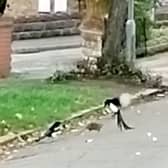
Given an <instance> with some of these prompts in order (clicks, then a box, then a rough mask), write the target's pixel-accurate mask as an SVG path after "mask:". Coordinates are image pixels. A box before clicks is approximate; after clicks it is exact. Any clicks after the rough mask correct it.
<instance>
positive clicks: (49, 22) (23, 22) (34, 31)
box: [13, 13, 80, 40]
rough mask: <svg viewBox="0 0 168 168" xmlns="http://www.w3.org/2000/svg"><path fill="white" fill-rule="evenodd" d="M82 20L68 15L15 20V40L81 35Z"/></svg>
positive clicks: (39, 16)
mask: <svg viewBox="0 0 168 168" xmlns="http://www.w3.org/2000/svg"><path fill="white" fill-rule="evenodd" d="M79 25H80V19H79V18H78V17H74V16H69V15H67V14H62V13H61V14H53V15H51V14H50V15H47V14H45V15H38V16H31V17H23V18H18V19H15V20H14V29H13V40H23V39H38V38H47V37H55V36H64V35H76V34H79V30H78V26H79Z"/></svg>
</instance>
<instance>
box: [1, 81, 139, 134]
mask: <svg viewBox="0 0 168 168" xmlns="http://www.w3.org/2000/svg"><path fill="white" fill-rule="evenodd" d="M137 90H139V87H133V86H132V87H130V86H127V85H124V84H123V85H121V84H118V83H114V82H111V81H108V82H107V81H85V82H68V83H62V84H61V83H60V84H54V85H53V84H47V83H46V82H44V81H40V80H31V81H28V80H25V81H24V80H7V81H6V80H5V81H1V82H0V123H1V121H3V120H5V121H6V122H7V124H9V126H10V129H11V130H12V131H20V130H26V129H32V128H36V127H41V126H45V125H46V124H47V123H49V122H51V121H54V120H55V119H65V118H66V117H68V116H70V115H71V114H73V113H75V112H78V111H80V110H83V109H87V108H88V107H90V106H95V105H99V104H100V103H102V102H103V100H104V98H106V97H109V96H113V95H118V94H120V93H121V92H123V91H125V92H135V91H137ZM17 113H18V114H21V116H22V118H20V119H19V118H18V117H16V114H17ZM2 123H3V122H2ZM2 123H1V125H0V126H1V127H2ZM0 134H3V132H1V133H0Z"/></svg>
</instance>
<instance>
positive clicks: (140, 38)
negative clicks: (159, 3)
mask: <svg viewBox="0 0 168 168" xmlns="http://www.w3.org/2000/svg"><path fill="white" fill-rule="evenodd" d="M152 4H154V3H152V0H135V21H136V42H137V43H136V45H137V47H140V46H144V43H145V38H147V39H149V38H150V35H151V28H152V21H151V20H150V10H151V9H152ZM145 32H146V37H145Z"/></svg>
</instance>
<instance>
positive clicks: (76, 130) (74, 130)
mask: <svg viewBox="0 0 168 168" xmlns="http://www.w3.org/2000/svg"><path fill="white" fill-rule="evenodd" d="M71 132H72V133H75V132H79V130H78V129H72V130H71Z"/></svg>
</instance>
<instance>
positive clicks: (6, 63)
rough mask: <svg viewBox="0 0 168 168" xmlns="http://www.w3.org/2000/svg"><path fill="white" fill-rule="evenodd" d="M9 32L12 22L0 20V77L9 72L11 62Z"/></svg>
mask: <svg viewBox="0 0 168 168" xmlns="http://www.w3.org/2000/svg"><path fill="white" fill-rule="evenodd" d="M11 32H12V22H11V21H10V20H9V21H8V20H6V19H5V20H3V19H1V20H0V37H1V38H0V49H1V52H0V78H2V77H6V76H8V75H9V72H10V68H11V67H10V63H11V58H10V55H11Z"/></svg>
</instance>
